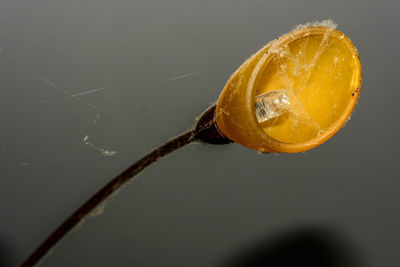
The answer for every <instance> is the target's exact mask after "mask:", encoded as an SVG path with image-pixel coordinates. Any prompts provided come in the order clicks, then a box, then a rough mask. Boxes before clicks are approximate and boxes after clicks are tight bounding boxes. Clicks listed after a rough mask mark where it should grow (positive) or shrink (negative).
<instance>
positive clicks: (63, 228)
mask: <svg viewBox="0 0 400 267" xmlns="http://www.w3.org/2000/svg"><path fill="white" fill-rule="evenodd" d="M197 133H198V130H190V131H188V132H185V133H183V134H181V135H179V136H177V137H175V138H174V139H172V140H170V141H168V142H166V143H165V144H164V145H162V146H160V147H158V148H156V149H155V150H153V151H152V152H150V153H149V154H147V155H146V156H144V157H143V158H141V159H140V160H138V161H137V162H136V163H134V164H132V165H131V166H130V167H129V168H128V169H126V170H125V171H123V172H122V173H121V174H119V175H118V176H116V177H115V178H114V179H112V180H111V181H110V182H108V183H107V184H106V185H105V186H103V188H101V189H100V190H99V191H97V192H96V193H95V194H94V195H93V196H92V197H91V198H89V199H88V200H87V201H86V202H85V203H84V204H83V205H82V206H81V207H80V208H78V209H77V210H76V211H75V212H74V213H73V214H72V215H71V216H69V217H68V218H67V219H66V220H65V221H64V222H63V223H62V224H61V225H60V226H59V227H58V228H57V229H56V230H55V231H54V232H52V233H51V234H50V235H49V236H48V237H47V238H46V239H45V240H44V241H43V242H42V243H41V244H40V245H39V246H38V247H37V248H36V249H35V250H34V251H33V252H32V254H30V256H29V257H28V258H27V259H26V260H25V261H24V262H23V263H22V264H21V266H22V267H28V266H35V265H36V264H37V263H38V262H39V261H40V260H41V259H42V258H43V257H44V256H45V255H46V254H47V253H48V252H49V251H50V250H51V249H52V248H54V246H55V245H57V243H58V242H60V240H61V239H62V238H63V237H64V236H65V235H66V234H68V233H69V232H70V231H71V230H72V229H73V228H74V227H75V226H76V225H77V224H79V222H81V221H82V220H83V219H84V218H85V217H86V216H87V215H89V214H90V213H91V212H93V210H94V209H96V207H97V206H98V205H99V204H101V203H102V202H103V201H104V200H106V199H107V198H108V197H110V195H111V194H113V193H115V192H116V191H118V190H119V189H120V188H121V187H122V186H124V185H125V184H126V183H127V182H129V181H131V180H132V178H133V177H134V176H135V175H136V174H138V173H139V172H141V171H142V170H143V169H144V168H146V167H147V166H149V165H150V164H152V163H154V162H156V161H157V160H159V159H160V158H162V157H164V156H166V155H167V154H169V153H171V152H173V151H175V150H177V149H178V148H180V147H182V146H184V145H187V144H189V143H191V142H193V141H194V140H196V134H197Z"/></svg>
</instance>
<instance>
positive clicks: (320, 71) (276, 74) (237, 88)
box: [217, 26, 361, 152]
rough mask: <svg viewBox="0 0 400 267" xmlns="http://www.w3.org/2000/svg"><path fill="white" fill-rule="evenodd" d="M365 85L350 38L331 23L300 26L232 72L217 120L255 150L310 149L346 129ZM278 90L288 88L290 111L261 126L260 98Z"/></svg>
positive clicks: (295, 150)
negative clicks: (257, 111) (257, 107)
mask: <svg viewBox="0 0 400 267" xmlns="http://www.w3.org/2000/svg"><path fill="white" fill-rule="evenodd" d="M360 88H361V65H360V61H359V57H358V53H357V50H356V49H355V48H354V46H353V44H352V43H351V41H350V40H349V39H348V38H347V37H346V36H345V35H344V34H343V33H341V32H339V31H337V30H335V29H333V28H331V27H322V26H312V27H300V28H299V29H297V30H295V31H293V32H291V33H288V34H286V35H284V36H282V37H281V38H279V39H278V40H276V41H273V42H271V43H270V44H268V45H267V47H265V48H263V49H261V50H260V51H259V52H257V53H256V55H255V56H253V57H252V58H251V59H250V60H249V61H248V63H245V64H244V65H243V66H241V67H240V68H239V70H238V72H237V73H235V74H234V75H233V76H232V78H231V80H230V81H228V84H227V86H226V87H225V89H224V92H223V93H222V95H221V98H220V101H219V103H218V107H217V110H218V111H220V113H219V114H220V116H219V117H217V122H218V124H219V125H220V128H221V131H222V132H223V133H224V134H225V135H227V136H228V137H230V138H231V139H232V140H235V141H237V142H239V143H241V144H243V145H245V146H248V147H250V148H254V149H257V150H260V151H266V152H268V151H276V152H299V151H305V150H308V149H311V148H313V147H315V146H317V145H319V144H321V143H323V142H324V141H326V140H327V139H329V138H330V137H331V136H332V135H333V134H335V133H336V131H338V130H339V129H340V128H341V127H342V125H343V124H344V123H345V122H346V120H347V119H348V117H349V116H350V114H351V112H352V110H353V108H354V105H355V104H356V101H357V98H358V95H359V93H360ZM276 90H287V91H288V95H289V98H290V103H291V104H290V108H289V112H286V113H284V114H282V115H281V116H279V117H276V118H274V119H271V120H268V121H266V122H262V123H261V124H258V121H255V120H254V116H253V109H254V107H253V105H252V103H253V102H255V96H258V95H260V94H264V93H268V92H271V91H276ZM237 98H242V99H241V100H239V99H237ZM240 101H243V102H242V103H241V104H238V103H237V102H240ZM231 111H232V113H231ZM260 128H262V131H263V132H261V131H260ZM246 131H249V132H251V133H246ZM235 138H236V139H237V140H236V139H235Z"/></svg>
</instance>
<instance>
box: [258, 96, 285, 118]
mask: <svg viewBox="0 0 400 267" xmlns="http://www.w3.org/2000/svg"><path fill="white" fill-rule="evenodd" d="M255 107H256V116H257V120H258V122H259V123H262V122H265V121H267V120H270V119H273V118H276V117H278V116H281V115H282V114H284V113H285V112H286V111H288V110H289V108H290V99H289V92H288V90H276V91H270V92H268V93H264V94H261V95H258V96H256V103H255Z"/></svg>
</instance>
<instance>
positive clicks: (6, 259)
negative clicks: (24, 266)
mask: <svg viewBox="0 0 400 267" xmlns="http://www.w3.org/2000/svg"><path fill="white" fill-rule="evenodd" d="M13 256H14V255H13V254H12V251H11V248H10V246H7V245H6V242H5V241H4V239H2V238H0V266H1V267H3V266H4V267H6V266H16V265H15V262H13Z"/></svg>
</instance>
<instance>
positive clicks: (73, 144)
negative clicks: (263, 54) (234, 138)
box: [0, 0, 400, 267]
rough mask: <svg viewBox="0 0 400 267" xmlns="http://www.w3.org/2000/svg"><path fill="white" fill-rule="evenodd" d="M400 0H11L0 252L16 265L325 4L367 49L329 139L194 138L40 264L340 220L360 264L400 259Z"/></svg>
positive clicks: (208, 252)
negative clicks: (266, 145) (283, 149)
mask: <svg viewBox="0 0 400 267" xmlns="http://www.w3.org/2000/svg"><path fill="white" fill-rule="evenodd" d="M399 3H400V2H399V1H395V0H393V1H350V0H343V1H297V0H292V1H287V0H276V1H255V0H252V1H204V0H203V1H183V0H182V1H177V0H142V1H125V0H114V1H104V0H102V1H95V0H69V1H54V0H46V1H45V0H29V1H15V0H12V1H11V0H0V48H1V51H2V52H1V53H0V210H1V219H0V266H16V265H17V264H19V263H20V262H21V261H22V260H23V259H24V258H25V257H26V256H27V255H28V254H29V253H30V252H31V251H32V250H33V249H34V248H35V247H36V246H37V245H38V244H39V242H41V241H42V240H43V239H44V238H45V237H46V236H47V235H48V234H49V233H50V231H52V230H53V229H54V228H55V227H56V226H58V225H59V224H60V223H61V222H62V221H63V220H64V219H65V218H66V216H67V215H69V214H70V213H71V212H72V211H74V210H75V209H76V208H77V207H78V206H79V205H80V203H82V202H83V201H84V200H86V199H87V198H88V197H89V196H90V195H91V194H92V193H94V192H95V191H96V190H97V189H98V188H99V187H101V186H102V185H103V184H104V183H106V182H107V181H108V180H109V179H110V178H112V177H113V176H114V175H115V174H117V173H118V172H120V171H121V170H123V169H124V168H126V167H127V166H129V165H130V164H131V163H132V162H134V161H135V160H137V159H138V158H139V157H141V156H142V155H144V154H145V153H147V152H149V151H150V150H151V149H153V148H154V147H156V146H157V145H159V144H161V143H163V142H164V141H166V140H168V139H169V138H171V137H172V136H175V135H177V134H179V133H181V132H183V131H184V130H186V129H188V128H190V127H191V126H192V125H193V120H194V118H195V117H196V116H197V115H198V114H200V113H201V112H202V111H203V110H204V109H205V108H206V107H207V106H208V105H209V104H210V103H212V102H214V101H215V100H216V99H217V98H218V95H219V94H220V91H221V89H222V88H223V86H224V84H225V82H226V81H227V79H228V78H229V76H230V74H231V73H232V72H233V71H234V70H235V69H236V68H237V67H238V66H239V65H240V64H241V63H242V62H243V61H244V60H245V59H246V58H247V57H249V56H250V55H251V54H252V53H253V52H255V51H256V50H258V49H259V48H260V47H262V46H263V45H264V44H265V43H267V42H268V41H270V40H272V39H273V38H275V37H278V36H280V35H282V34H284V33H286V32H288V31H289V30H290V29H291V28H292V27H293V26H295V25H297V24H301V23H305V22H308V21H312V20H322V19H327V18H331V19H333V20H334V21H335V22H336V23H338V24H339V27H338V29H339V30H341V31H343V32H344V33H346V34H347V35H348V36H349V37H350V38H351V39H352V41H353V42H354V43H355V45H356V47H357V48H358V51H359V53H360V57H361V61H362V65H363V86H362V91H361V97H360V100H359V103H358V105H357V106H356V109H355V112H354V113H353V115H352V119H351V121H350V122H349V123H348V124H347V125H346V127H345V128H343V129H342V130H341V131H340V132H339V133H338V134H337V135H336V136H335V137H334V138H332V139H331V140H330V141H328V142H327V143H326V144H324V145H322V146H320V147H318V148H316V149H313V150H312V151H309V152H307V153H300V154H292V155H274V154H266V155H259V154H258V153H257V152H255V151H252V150H250V149H247V148H244V147H242V146H240V145H237V144H232V145H227V146H220V147H217V146H210V145H200V144H196V145H191V146H188V147H186V148H183V149H182V150H180V151H178V152H175V153H174V154H173V155H171V156H169V157H167V158H165V159H163V160H162V161H160V162H159V163H157V164H156V165H154V166H152V167H151V168H149V169H148V170H146V171H145V172H144V173H142V174H141V175H140V177H139V179H137V180H135V181H134V182H132V183H131V184H130V185H129V186H128V187H126V188H124V189H123V190H122V192H121V193H120V194H118V195H117V196H115V197H114V198H113V199H112V200H111V201H110V202H109V203H108V205H107V207H106V209H105V212H104V213H103V215H101V216H98V217H96V218H92V219H89V220H87V221H86V222H85V224H84V225H83V226H81V227H80V228H79V229H78V230H76V231H75V232H74V233H72V234H71V235H69V236H68V237H67V238H66V239H65V240H64V242H63V243H61V244H60V245H59V246H58V247H57V248H56V249H55V250H54V251H53V252H52V253H51V254H50V255H49V256H48V257H47V258H46V260H45V261H44V262H43V264H42V266H222V265H223V264H224V263H225V262H226V261H229V260H230V259H232V257H234V256H238V255H239V256H240V254H241V253H244V254H246V253H247V252H246V251H247V250H248V248H249V247H250V248H251V247H253V246H256V247H257V244H261V243H262V244H267V245H265V247H266V250H268V248H267V247H268V246H274V244H273V243H274V242H275V241H276V240H280V239H282V238H283V239H284V238H287V237H288V236H289V237H288V238H289V239H290V238H291V237H290V235H291V234H290V233H291V232H297V233H303V234H304V233H305V234H304V235H305V236H307V235H309V234H307V233H311V234H310V235H311V236H313V235H317V236H318V238H320V239H322V240H325V241H326V242H328V243H329V242H330V241H329V240H328V239H329V238H327V236H329V235H332V236H334V237H335V238H337V239H340V240H341V242H342V243H341V245H338V249H339V250H340V249H343V248H344V247H347V253H349V254H351V256H349V257H352V258H354V259H355V258H357V260H358V261H359V264H360V265H361V266H381V267H382V266H400V257H399V247H400V204H399V193H400V187H399V186H400V179H399V171H400V164H399V156H398V149H400V144H399V142H398V138H399V125H400V123H399V122H400V120H399V116H398V114H399V113H398V103H399V99H400V93H399V90H398V85H399V83H400V75H399V73H398V72H399V68H398V64H399V53H398V51H397V50H398V49H399V47H400V37H399V30H398V25H399V23H400V19H399V18H400V16H399V9H400V4H399ZM186 74H192V75H191V76H190V77H186V78H182V79H172V80H171V78H174V77H177V76H181V75H186ZM97 88H104V89H102V90H101V91H97V92H93V93H91V94H87V95H84V96H82V97H81V99H83V101H88V102H90V103H92V104H95V105H96V106H97V107H93V106H90V104H88V103H87V102H83V101H79V100H77V98H76V97H71V95H72V94H74V93H75V94H76V93H80V92H85V91H89V90H93V89H97ZM98 112H99V114H100V116H99V119H98V120H97V121H96V122H95V123H94V122H93V120H94V118H95V117H96V114H97V113H98ZM86 135H88V136H89V139H88V142H90V143H92V144H94V145H95V146H97V147H99V148H104V149H110V150H113V151H117V154H115V155H113V156H103V155H102V153H101V151H97V150H96V149H94V148H92V147H90V146H89V145H85V143H84V141H83V138H84V137H85V136H86ZM304 229H306V230H304ZM307 229H308V230H307ZM288 233H289V234H288ZM295 239H296V238H295ZM300 239H301V238H300ZM273 240H275V241H273ZM327 240H328V241H327ZM325 241H324V242H325ZM260 246H261V249H264V248H263V246H264V245H260ZM258 249H259V248H258ZM250 250H251V249H250ZM266 253H267V252H266Z"/></svg>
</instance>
